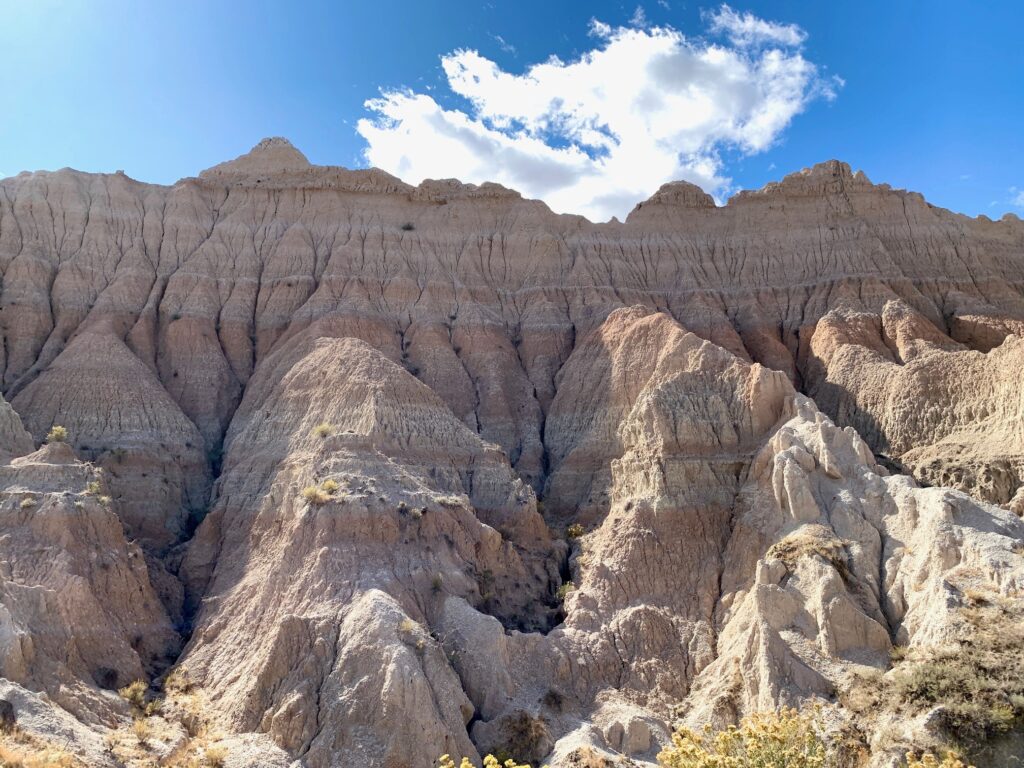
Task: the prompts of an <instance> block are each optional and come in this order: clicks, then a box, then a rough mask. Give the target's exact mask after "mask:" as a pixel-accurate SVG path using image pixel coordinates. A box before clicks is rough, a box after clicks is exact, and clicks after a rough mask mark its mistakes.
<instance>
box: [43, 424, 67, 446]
mask: <svg viewBox="0 0 1024 768" xmlns="http://www.w3.org/2000/svg"><path fill="white" fill-rule="evenodd" d="M67 441H68V430H67V428H66V427H61V426H58V425H57V424H54V425H53V426H52V427H50V431H49V432H47V433H46V442H48V443H66V442H67Z"/></svg>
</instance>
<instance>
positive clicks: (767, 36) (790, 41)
mask: <svg viewBox="0 0 1024 768" xmlns="http://www.w3.org/2000/svg"><path fill="white" fill-rule="evenodd" d="M708 21H709V22H710V28H711V31H712V32H716V33H720V34H724V35H726V36H727V37H728V38H729V40H731V41H732V43H733V45H737V46H741V47H744V48H748V47H752V46H757V45H764V44H774V45H785V46H797V45H800V44H802V43H803V41H804V40H806V39H807V33H806V32H804V31H803V30H802V29H800V27H798V26H797V25H796V24H778V23H776V22H774V21H765V20H764V19H759V18H758V17H757V16H755V15H754V14H752V13H750V12H747V13H744V14H743V15H740V14H738V13H736V11H734V10H733V9H732V8H730V7H729V6H728V5H723V6H722V7H721V8H719V9H718V10H717V11H715V12H713V13H711V14H708Z"/></svg>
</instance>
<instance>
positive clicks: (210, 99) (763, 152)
mask: <svg viewBox="0 0 1024 768" xmlns="http://www.w3.org/2000/svg"><path fill="white" fill-rule="evenodd" d="M731 6H732V7H731V8H729V7H727V6H721V5H717V4H713V3H706V4H699V3H693V2H686V3H683V2H679V0H661V1H660V2H659V1H658V0H650V1H649V2H642V3H640V4H639V5H638V4H637V3H635V2H627V3H617V2H612V3H602V2H592V3H583V2H559V1H558V0H554V1H552V0H545V1H544V2H533V1H532V0H516V2H507V3H506V2H499V1H498V0H492V2H482V3H481V2H444V3H442V2H431V1H430V0H418V1H416V2H412V1H409V2H398V1H397V0H375V1H374V2H372V3H370V2H360V3H355V2H322V3H317V2H309V3H300V2H259V1H258V0H251V1H250V2H245V3H242V2H225V1H221V2H217V1H207V2H193V1H192V0H178V1H177V2H166V3H162V4H158V3H156V2H137V1H134V0H133V1H132V2H127V1H125V2H120V1H116V2H115V1H114V0H89V1H88V2H87V1H86V0H66V1H65V2H57V1H56V0H0V51H2V52H3V57H4V67H3V68H2V70H0V72H2V74H0V88H2V90H0V92H2V93H3V95H4V96H3V103H4V110H3V117H2V119H0V173H6V174H13V173H16V172H18V171H21V170H37V169H56V168H60V167H64V166H71V167H74V168H79V169H82V170H87V171H113V170H117V169H123V170H124V171H125V172H127V173H128V174H129V175H131V176H133V177H135V178H138V179H142V180H145V181H154V182H161V183H170V182H173V181H174V180H176V179H178V178H180V177H183V176H189V175H194V174H195V173H197V172H198V171H200V170H201V169H203V168H206V167H208V166H210V165H213V164H215V163H217V162H220V161H222V160H225V159H229V158H231V157H234V156H236V155H238V154H241V153H242V152H244V151H246V150H247V149H248V148H249V147H251V146H252V145H253V144H255V143H256V142H257V141H258V140H259V139H260V138H262V137H264V136H271V135H282V136H287V137H288V138H290V139H291V140H292V141H293V143H294V144H295V145H296V146H298V147H299V148H300V149H301V150H302V151H303V152H305V153H306V155H307V156H308V157H309V158H310V160H312V161H313V162H315V163H321V164H337V165H346V166H349V167H359V166H365V165H366V164H367V163H368V162H369V160H372V161H373V162H374V163H376V164H378V165H381V166H383V167H385V169H386V170H389V171H391V172H396V173H397V174H398V175H400V176H403V177H404V178H406V179H407V180H410V181H413V182H416V181H418V180H419V178H420V177H422V176H424V175H433V176H436V175H446V176H461V177H463V179H464V180H468V181H482V180H483V178H476V177H477V176H480V175H481V174H484V173H486V174H487V175H488V177H489V178H493V179H495V180H497V181H501V182H503V183H508V184H509V185H510V186H515V187H517V188H519V189H521V190H523V191H525V192H526V193H527V194H532V195H533V196H541V197H543V198H544V199H545V200H547V201H548V202H549V204H552V206H553V207H555V208H556V209H561V210H574V211H577V212H582V213H585V214H587V215H589V216H591V217H592V218H607V216H608V215H611V214H613V213H615V214H617V215H621V214H620V213H619V212H620V211H622V212H625V211H626V210H628V209H629V207H631V204H632V202H633V201H635V199H642V198H644V197H646V196H648V195H649V194H650V193H651V192H653V191H654V189H656V188H657V185H658V183H660V182H661V181H664V180H667V178H669V177H672V176H683V177H686V178H690V179H691V180H694V181H697V182H698V183H701V185H702V186H704V187H705V188H708V189H709V191H711V192H712V193H713V194H715V195H716V196H717V197H719V199H724V198H726V197H728V195H729V194H731V193H732V192H734V191H736V190H737V189H741V188H750V187H759V186H761V185H762V184H764V183H766V182H767V181H771V180H775V179H778V178H780V177H781V175H783V174H784V173H789V172H791V171H794V170H798V169H800V168H802V167H805V166H808V165H810V164H813V163H815V162H820V161H822V160H825V159H829V158H833V157H837V158H840V159H843V160H846V161H847V162H849V163H850V164H851V165H853V166H854V167H855V168H860V169H863V170H864V171H865V172H866V173H867V174H868V176H869V177H871V179H872V180H874V181H879V182H881V181H886V182H889V183H891V184H893V185H895V186H900V187H906V188H909V189H914V190H918V191H920V192H922V193H924V194H925V196H926V197H927V198H928V199H929V200H930V201H931V202H933V203H935V204H937V205H941V206H944V207H948V208H952V209H954V210H958V211H962V212H965V213H969V214H972V215H974V214H979V213H984V214H986V215H989V216H992V217H993V218H996V217H998V216H1000V215H1002V214H1003V213H1004V212H1007V211H1016V212H1018V213H1022V212H1024V191H1022V190H1024V131H1022V130H1021V129H1022V123H1024V53H1022V46H1021V44H1020V40H1019V34H1020V29H1021V28H1022V23H1024V6H1021V5H1020V4H1019V3H1014V2H1002V3H1000V2H989V3H971V4H969V3H941V2H940V3H923V2H909V1H908V2H891V1H890V2H885V3H876V2H863V3H821V2H802V3H797V2H771V3H768V2H751V3H741V2H738V1H737V2H733V3H731ZM638 9H639V12H638ZM442 57H445V58H442ZM551 57H557V59H558V62H560V63H556V64H548V65H547V66H542V67H540V68H537V67H536V65H541V64H544V62H549V61H550V60H551ZM581 57H582V58H583V62H582V63H581V62H580V59H581ZM524 75H528V77H527V76H524ZM474 78H475V79H474ZM453 87H454V88H455V90H456V91H457V92H453V90H452V88H453ZM382 93H384V94H385V95H386V97H385V99H384V100H383V101H380V100H379V101H377V102H372V103H371V106H370V107H367V101H368V100H372V99H380V97H381V94H382ZM360 121H362V122H360ZM439 142H440V143H439ZM652 187H653V188H652Z"/></svg>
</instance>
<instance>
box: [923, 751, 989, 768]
mask: <svg viewBox="0 0 1024 768" xmlns="http://www.w3.org/2000/svg"><path fill="white" fill-rule="evenodd" d="M907 768H974V766H973V765H967V763H965V762H963V761H962V760H961V759H960V758H959V757H957V756H956V754H954V753H953V752H947V753H946V756H945V757H944V758H942V760H939V758H937V757H936V756H935V755H933V754H932V753H931V752H926V753H925V754H923V755H921V757H916V756H915V755H914V753H913V752H907Z"/></svg>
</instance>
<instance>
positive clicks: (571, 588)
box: [555, 581, 576, 603]
mask: <svg viewBox="0 0 1024 768" xmlns="http://www.w3.org/2000/svg"><path fill="white" fill-rule="evenodd" d="M575 591H576V585H575V584H574V583H573V582H571V581H567V582H565V584H563V585H562V586H560V587H559V588H558V591H557V592H556V593H555V596H556V597H557V598H558V602H560V603H561V602H565V598H566V597H568V596H569V593H570V592H575Z"/></svg>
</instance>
